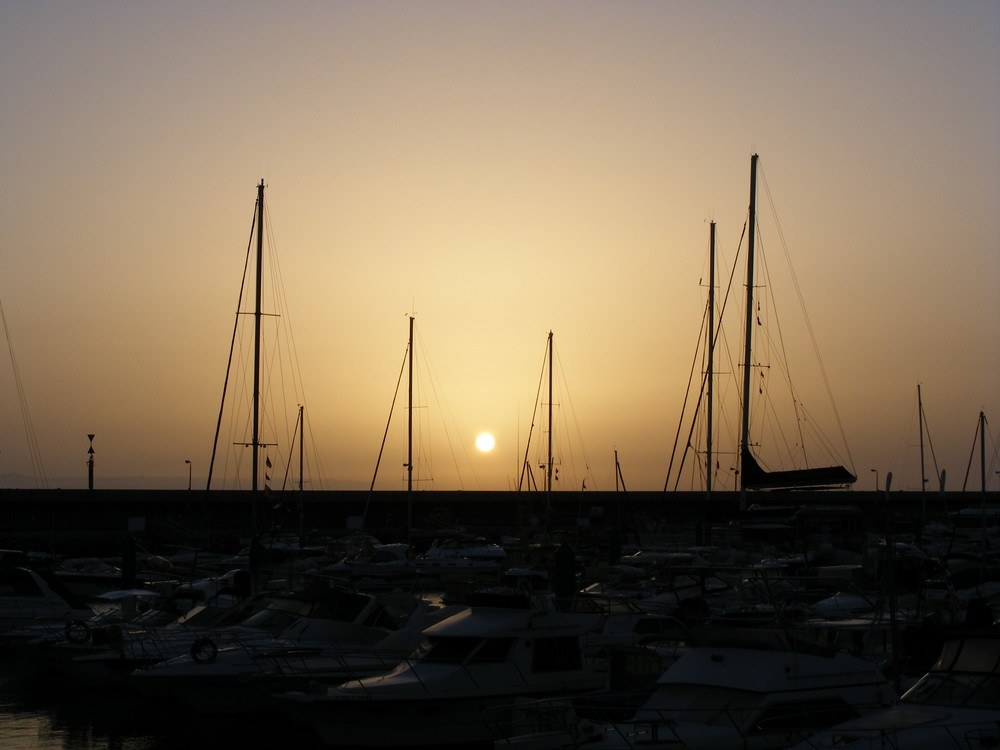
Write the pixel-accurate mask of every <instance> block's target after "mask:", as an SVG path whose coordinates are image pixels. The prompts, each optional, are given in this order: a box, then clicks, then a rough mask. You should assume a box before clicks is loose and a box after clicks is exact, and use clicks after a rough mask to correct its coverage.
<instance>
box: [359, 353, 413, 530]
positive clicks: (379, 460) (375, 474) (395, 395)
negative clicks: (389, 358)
mask: <svg viewBox="0 0 1000 750" xmlns="http://www.w3.org/2000/svg"><path fill="white" fill-rule="evenodd" d="M409 352H410V345H409V344H407V345H406V348H405V350H404V352H403V364H402V365H401V366H400V368H399V377H398V378H396V389H395V390H394V391H393V393H392V403H391V404H390V405H389V418H388V419H387V420H386V422H385V431H384V432H383V433H382V444H381V445H380V446H379V449H378V458H377V459H376V460H375V471H374V472H372V482H371V484H370V485H369V487H368V500H371V495H372V492H373V491H374V490H375V479H376V477H378V467H379V464H380V463H382V452H383V451H384V450H385V441H386V438H387V436H388V434H389V426H390V425H391V424H392V413H393V411H394V410H395V408H396V399H397V398H398V397H399V386H400V384H401V383H402V382H403V373H404V372H406V357H407V355H408V354H409ZM368 500H366V501H365V515H367V511H368Z"/></svg>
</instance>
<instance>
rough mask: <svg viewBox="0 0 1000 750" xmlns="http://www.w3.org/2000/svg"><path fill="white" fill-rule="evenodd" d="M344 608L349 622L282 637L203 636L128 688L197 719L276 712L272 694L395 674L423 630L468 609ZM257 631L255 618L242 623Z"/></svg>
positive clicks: (343, 604)
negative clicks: (177, 702) (169, 700)
mask: <svg viewBox="0 0 1000 750" xmlns="http://www.w3.org/2000/svg"><path fill="white" fill-rule="evenodd" d="M290 601H293V602H294V601H299V600H295V599H293V600H290ZM338 604H339V610H340V615H341V617H343V619H336V618H332V617H329V618H328V617H324V616H323V615H324V614H329V613H330V612H324V611H322V610H323V609H329V610H335V609H336V607H326V606H324V607H322V608H317V609H318V610H319V611H317V609H314V610H313V611H312V612H311V613H310V614H311V615H313V616H311V617H307V616H303V617H302V618H301V619H300V620H299V621H298V622H296V623H295V624H293V625H292V626H290V627H289V628H287V629H285V630H283V631H282V632H280V633H274V634H272V633H270V632H267V631H266V630H264V631H261V632H250V631H248V632H246V633H233V634H226V636H225V637H223V638H215V637H212V636H210V635H206V636H202V637H201V638H199V639H198V640H197V641H195V642H194V643H192V644H191V648H190V649H189V651H187V652H185V653H182V654H179V655H177V656H174V657H172V658H169V659H166V660H164V661H161V662H158V663H156V664H151V665H149V666H148V667H145V668H141V669H137V670H135V671H134V672H132V673H131V675H130V676H129V684H130V685H132V686H133V687H137V688H138V689H139V690H141V691H142V692H144V693H146V694H149V695H160V696H172V697H176V698H179V699H181V700H183V701H184V702H185V703H187V704H188V705H189V706H191V707H192V708H193V709H195V710H196V711H198V712H199V713H211V714H219V713H245V712H250V711H260V710H271V701H270V698H269V696H268V694H269V693H270V692H279V691H285V690H290V689H294V688H299V689H302V687H303V686H304V685H307V684H308V683H310V682H313V681H316V680H326V681H335V682H336V683H339V682H342V681H344V680H346V679H349V678H350V677H352V676H356V675H359V674H363V675H368V674H378V673H382V672H387V671H389V670H390V669H392V668H393V667H395V666H396V665H397V664H398V663H399V662H400V660H402V659H403V658H405V657H406V656H407V655H408V654H409V653H410V652H411V651H412V650H413V648H414V647H415V646H416V645H417V644H418V643H419V642H420V641H421V640H422V639H423V633H422V631H423V629H424V628H425V627H427V626H429V625H431V624H433V623H435V622H437V621H440V620H441V619H444V618H445V617H447V616H450V615H453V614H455V612H457V611H460V610H462V609H463V607H457V606H455V607H447V608H445V609H444V610H438V609H437V608H436V607H433V606H431V605H429V603H428V602H427V601H426V600H422V599H420V598H418V597H416V596H413V595H410V594H403V593H399V592H395V593H392V594H387V595H383V596H373V595H367V594H358V593H353V592H339V596H338ZM270 606H271V607H274V604H273V603H272V605H270ZM280 606H281V608H282V609H286V610H287V609H288V606H287V604H282V605H280ZM300 611H301V610H300ZM254 624H255V618H254V617H251V618H250V619H248V620H247V621H246V623H244V625H245V626H252V625H254Z"/></svg>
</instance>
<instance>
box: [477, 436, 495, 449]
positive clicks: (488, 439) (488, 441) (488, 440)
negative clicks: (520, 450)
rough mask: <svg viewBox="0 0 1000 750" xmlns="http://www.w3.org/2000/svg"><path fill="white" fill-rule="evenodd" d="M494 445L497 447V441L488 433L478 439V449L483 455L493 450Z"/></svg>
mask: <svg viewBox="0 0 1000 750" xmlns="http://www.w3.org/2000/svg"><path fill="white" fill-rule="evenodd" d="M494 445H496V441H495V440H494V439H493V436H492V435H491V434H490V433H488V432H483V433H481V434H480V435H479V436H478V437H477V438H476V447H477V448H479V450H481V451H482V452H483V453H486V452H487V451H491V450H493V446H494Z"/></svg>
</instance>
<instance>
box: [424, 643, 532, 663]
mask: <svg viewBox="0 0 1000 750" xmlns="http://www.w3.org/2000/svg"><path fill="white" fill-rule="evenodd" d="M515 640H516V639H514V638H475V637H443V636H431V637H429V638H428V639H427V640H426V641H424V643H423V644H422V645H421V646H420V648H418V649H417V651H416V653H414V655H413V658H414V659H415V660H416V661H418V662H426V663H437V664H480V663H488V662H503V661H506V659H507V654H509V653H510V649H511V647H512V646H513V645H514V641H515Z"/></svg>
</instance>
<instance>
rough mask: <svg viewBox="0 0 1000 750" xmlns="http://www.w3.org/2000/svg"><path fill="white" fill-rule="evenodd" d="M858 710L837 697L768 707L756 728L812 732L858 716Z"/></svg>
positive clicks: (775, 730)
mask: <svg viewBox="0 0 1000 750" xmlns="http://www.w3.org/2000/svg"><path fill="white" fill-rule="evenodd" d="M857 715H858V714H857V712H856V711H855V710H854V709H853V708H851V706H849V705H848V704H847V703H845V702H844V701H843V700H841V699H840V698H838V697H836V696H830V697H826V698H817V699H815V700H811V701H797V702H795V703H776V704H774V705H772V706H768V707H767V708H766V709H764V711H763V712H762V713H761V715H760V717H759V718H758V719H757V721H756V722H755V726H754V727H753V729H752V731H754V732H760V733H769V732H802V733H804V734H811V733H813V732H815V731H817V730H819V729H825V728H826V727H832V726H833V725H834V724H840V723H841V722H843V721H848V720H850V719H854V718H856V717H857Z"/></svg>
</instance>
